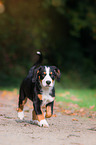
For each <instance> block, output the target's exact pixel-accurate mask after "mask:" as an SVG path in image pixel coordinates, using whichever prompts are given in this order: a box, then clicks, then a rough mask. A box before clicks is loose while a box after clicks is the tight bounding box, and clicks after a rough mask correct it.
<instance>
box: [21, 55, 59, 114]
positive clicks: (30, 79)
mask: <svg viewBox="0 0 96 145" xmlns="http://www.w3.org/2000/svg"><path fill="white" fill-rule="evenodd" d="M38 55H39V61H37V63H35V64H34V65H33V67H32V68H31V69H30V70H29V74H28V75H27V77H26V78H25V79H24V80H23V82H22V84H21V87H20V92H19V103H18V105H19V107H20V105H22V103H23V101H24V100H25V98H26V97H28V98H29V99H30V100H31V101H33V106H34V110H35V112H36V114H37V115H39V114H42V111H41V104H42V100H40V99H39V98H38V94H42V87H41V85H40V80H42V79H43V78H44V77H45V76H44V75H45V74H44V66H39V67H38V65H39V64H40V62H41V61H42V54H38ZM50 70H51V72H52V74H50V76H51V78H52V80H55V79H57V81H59V80H60V76H61V73H60V70H59V69H58V68H57V67H55V66H50ZM50 95H51V96H52V97H55V88H54V87H53V89H52V91H51V92H50ZM53 104H54V101H53V102H50V103H48V104H46V107H47V106H51V113H52V114H53Z"/></svg>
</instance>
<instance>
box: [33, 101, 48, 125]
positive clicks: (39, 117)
mask: <svg viewBox="0 0 96 145" xmlns="http://www.w3.org/2000/svg"><path fill="white" fill-rule="evenodd" d="M33 105H34V110H33V123H34V124H38V125H39V126H44V127H49V125H48V123H47V121H46V120H45V117H44V113H43V111H42V109H41V104H40V100H39V99H38V100H37V101H34V102H33Z"/></svg>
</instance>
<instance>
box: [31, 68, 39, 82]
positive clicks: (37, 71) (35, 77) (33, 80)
mask: <svg viewBox="0 0 96 145" xmlns="http://www.w3.org/2000/svg"><path fill="white" fill-rule="evenodd" d="M40 70H41V66H40V67H39V68H36V69H35V70H34V72H33V77H32V82H33V83H35V82H36V80H37V78H38V75H39V72H40Z"/></svg>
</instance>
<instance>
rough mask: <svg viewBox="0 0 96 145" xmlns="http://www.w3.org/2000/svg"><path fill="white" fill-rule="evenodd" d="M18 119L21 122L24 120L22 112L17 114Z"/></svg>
mask: <svg viewBox="0 0 96 145" xmlns="http://www.w3.org/2000/svg"><path fill="white" fill-rule="evenodd" d="M18 118H19V119H20V120H23V119H24V111H22V112H18Z"/></svg>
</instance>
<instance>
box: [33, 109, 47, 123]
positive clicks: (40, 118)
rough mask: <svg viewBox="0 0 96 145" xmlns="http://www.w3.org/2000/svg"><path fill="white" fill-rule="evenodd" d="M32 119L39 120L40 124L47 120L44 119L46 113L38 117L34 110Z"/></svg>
mask: <svg viewBox="0 0 96 145" xmlns="http://www.w3.org/2000/svg"><path fill="white" fill-rule="evenodd" d="M32 119H33V120H38V121H39V122H40V121H41V120H43V119H45V118H44V113H43V111H42V114H40V115H36V113H35V110H33V112H32Z"/></svg>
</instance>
